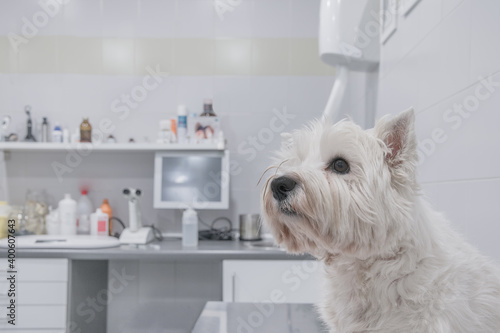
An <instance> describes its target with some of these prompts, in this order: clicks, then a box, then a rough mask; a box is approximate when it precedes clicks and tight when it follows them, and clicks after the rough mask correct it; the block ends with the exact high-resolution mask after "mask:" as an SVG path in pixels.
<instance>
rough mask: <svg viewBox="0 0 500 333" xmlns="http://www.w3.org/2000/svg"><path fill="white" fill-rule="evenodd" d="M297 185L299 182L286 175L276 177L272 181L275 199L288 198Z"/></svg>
mask: <svg viewBox="0 0 500 333" xmlns="http://www.w3.org/2000/svg"><path fill="white" fill-rule="evenodd" d="M296 185H297V183H296V182H295V181H294V180H293V179H291V178H288V177H285V176H282V177H278V178H276V179H274V180H273V181H272V182H271V190H272V191H273V197H274V199H276V200H278V201H280V202H281V201H283V200H286V198H287V197H288V195H289V194H290V192H291V191H293V189H294V188H295V186H296Z"/></svg>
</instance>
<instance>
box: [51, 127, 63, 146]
mask: <svg viewBox="0 0 500 333" xmlns="http://www.w3.org/2000/svg"><path fill="white" fill-rule="evenodd" d="M62 139H63V132H62V129H61V126H60V125H59V123H57V122H56V123H55V125H54V130H53V131H52V142H57V143H61V142H62Z"/></svg>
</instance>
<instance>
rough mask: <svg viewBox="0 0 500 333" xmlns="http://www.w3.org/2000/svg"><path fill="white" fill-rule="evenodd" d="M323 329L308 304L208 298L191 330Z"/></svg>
mask: <svg viewBox="0 0 500 333" xmlns="http://www.w3.org/2000/svg"><path fill="white" fill-rule="evenodd" d="M228 332H248V333H250V332H259V333H276V332H290V333H292V332H294V333H320V332H327V330H326V327H325V326H324V325H323V324H322V322H321V320H320V319H319V316H318V313H317V312H316V311H315V309H314V306H313V305H312V304H284V303H260V304H257V303H256V304H254V303H224V302H208V303H207V304H206V305H205V308H204V309H203V312H202V313H201V315H200V317H199V318H198V321H197V322H196V324H195V327H194V329H193V331H192V333H228Z"/></svg>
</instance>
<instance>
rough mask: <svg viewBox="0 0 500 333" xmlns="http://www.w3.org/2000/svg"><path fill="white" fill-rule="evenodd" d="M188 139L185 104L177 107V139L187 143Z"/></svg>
mask: <svg viewBox="0 0 500 333" xmlns="http://www.w3.org/2000/svg"><path fill="white" fill-rule="evenodd" d="M186 140H187V109H186V106H185V105H179V106H178V107H177V141H178V142H179V143H186Z"/></svg>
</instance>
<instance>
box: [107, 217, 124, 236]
mask: <svg viewBox="0 0 500 333" xmlns="http://www.w3.org/2000/svg"><path fill="white" fill-rule="evenodd" d="M113 220H116V222H118V223H120V224H121V226H122V228H123V230H125V224H124V223H123V221H122V220H120V219H119V218H118V217H116V216H111V218H110V219H109V221H110V222H111V221H113ZM113 229H114V228H113V227H111V232H113ZM120 234H121V233H119V232H115V233H114V234H113V237H116V238H120Z"/></svg>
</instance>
